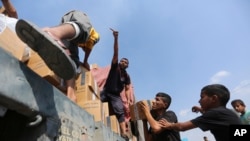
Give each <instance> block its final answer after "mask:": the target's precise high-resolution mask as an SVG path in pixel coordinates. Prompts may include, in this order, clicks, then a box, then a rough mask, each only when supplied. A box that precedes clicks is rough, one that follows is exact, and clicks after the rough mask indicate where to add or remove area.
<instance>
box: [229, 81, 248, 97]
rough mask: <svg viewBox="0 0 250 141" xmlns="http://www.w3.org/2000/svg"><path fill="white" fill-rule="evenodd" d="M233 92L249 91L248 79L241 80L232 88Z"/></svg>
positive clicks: (244, 92)
mask: <svg viewBox="0 0 250 141" xmlns="http://www.w3.org/2000/svg"><path fill="white" fill-rule="evenodd" d="M232 93H233V94H237V95H246V94H249V93H250V80H244V81H241V82H240V84H239V85H238V86H236V87H235V88H234V89H233V90H232Z"/></svg>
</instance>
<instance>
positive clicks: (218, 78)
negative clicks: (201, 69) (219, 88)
mask: <svg viewBox="0 0 250 141" xmlns="http://www.w3.org/2000/svg"><path fill="white" fill-rule="evenodd" d="M229 75H230V73H229V72H227V71H224V70H222V71H219V72H217V73H216V74H215V75H213V76H212V77H211V78H210V83H219V82H220V81H221V80H222V78H225V77H227V76H229Z"/></svg>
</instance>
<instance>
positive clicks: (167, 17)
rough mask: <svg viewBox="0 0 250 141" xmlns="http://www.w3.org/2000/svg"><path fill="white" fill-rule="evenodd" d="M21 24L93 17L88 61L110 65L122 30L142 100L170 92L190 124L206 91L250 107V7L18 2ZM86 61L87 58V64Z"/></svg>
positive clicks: (160, 0) (240, 1)
mask: <svg viewBox="0 0 250 141" xmlns="http://www.w3.org/2000/svg"><path fill="white" fill-rule="evenodd" d="M12 3H13V4H14V5H15V7H16V9H17V10H18V15H19V18H21V19H26V20H29V21H31V22H33V23H35V24H37V25H38V26H40V27H45V26H54V25H57V24H58V23H59V22H60V19H61V16H62V15H63V14H64V13H66V12H68V11H69V10H72V9H77V10H82V11H84V12H86V13H87V14H88V15H89V17H90V20H91V22H92V24H93V26H94V27H95V29H96V30H97V31H98V32H99V33H100V34H101V40H100V42H99V43H98V44H97V45H96V46H95V48H94V50H93V52H92V54H91V56H90V58H89V62H90V63H91V64H94V63H96V64H98V65H99V66H101V67H102V66H106V65H109V64H110V62H111V58H112V55H113V36H112V32H111V31H110V30H109V28H110V27H112V28H113V29H116V30H118V31H119V47H120V50H119V56H120V58H121V57H127V58H129V60H130V66H129V68H128V72H129V73H130V76H131V79H132V82H133V84H134V89H135V96H136V99H137V100H144V99H153V98H154V96H155V94H156V93H157V92H160V91H162V92H166V93H169V94H170V95H171V96H172V98H173V102H172V104H171V106H170V109H171V110H174V111H175V112H176V114H177V116H178V118H179V121H186V120H190V119H192V118H195V117H196V116H198V115H199V114H195V113H192V112H191V111H190V109H191V107H192V106H193V105H199V103H198V100H199V96H200V89H201V88H202V87H203V86H205V85H207V84H212V83H221V84H224V85H225V86H227V87H228V88H229V89H230V91H231V99H230V101H229V104H228V107H229V108H231V105H230V102H231V100H232V99H235V98H241V99H243V100H244V101H245V103H246V105H247V106H248V105H249V107H250V65H249V60H250V55H249V52H250V48H249V46H250V1H249V0H157V1H149V0H143V1H142V0H89V1H87V0H73V1H72V0H36V1H34V0H22V1H20V0H12ZM83 55H84V54H82V53H81V57H83ZM181 136H182V138H186V139H185V140H187V139H188V140H189V141H200V140H202V139H203V136H208V138H209V139H210V140H211V141H212V140H214V139H213V136H211V134H210V133H209V132H202V131H201V130H200V129H193V130H189V131H186V132H181Z"/></svg>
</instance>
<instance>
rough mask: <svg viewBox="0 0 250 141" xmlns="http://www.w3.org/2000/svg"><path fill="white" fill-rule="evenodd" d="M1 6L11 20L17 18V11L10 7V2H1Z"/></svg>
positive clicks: (3, 0)
mask: <svg viewBox="0 0 250 141" xmlns="http://www.w3.org/2000/svg"><path fill="white" fill-rule="evenodd" d="M2 3H3V6H4V8H5V10H6V11H7V14H8V16H10V17H13V18H18V16H17V11H16V9H15V7H14V6H13V5H12V3H11V2H10V0H2Z"/></svg>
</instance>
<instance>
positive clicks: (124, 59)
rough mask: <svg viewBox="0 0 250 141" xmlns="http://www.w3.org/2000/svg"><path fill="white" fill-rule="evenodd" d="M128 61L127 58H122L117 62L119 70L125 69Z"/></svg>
mask: <svg viewBox="0 0 250 141" xmlns="http://www.w3.org/2000/svg"><path fill="white" fill-rule="evenodd" d="M128 64H129V61H128V59H127V58H122V59H121V60H120V62H119V65H120V68H121V69H126V68H128Z"/></svg>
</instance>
